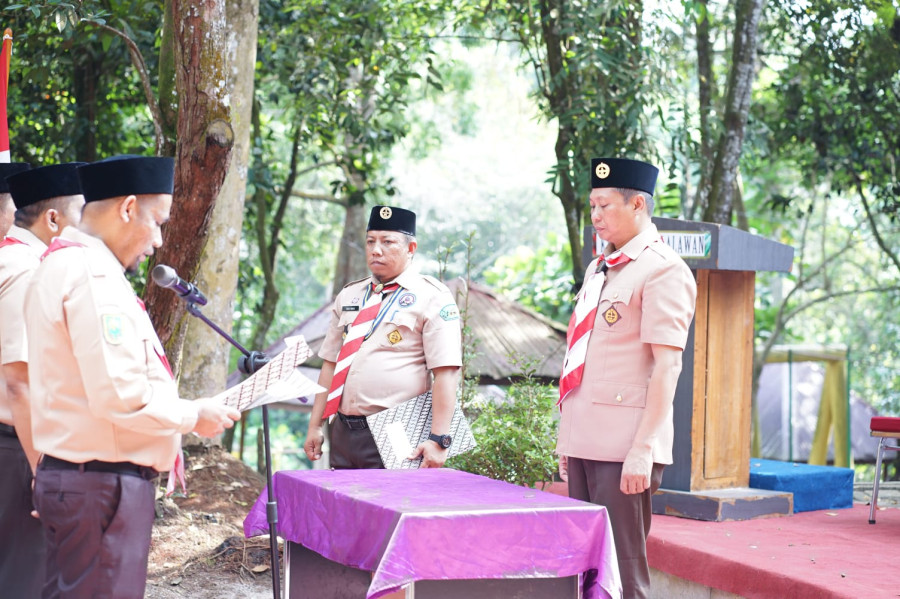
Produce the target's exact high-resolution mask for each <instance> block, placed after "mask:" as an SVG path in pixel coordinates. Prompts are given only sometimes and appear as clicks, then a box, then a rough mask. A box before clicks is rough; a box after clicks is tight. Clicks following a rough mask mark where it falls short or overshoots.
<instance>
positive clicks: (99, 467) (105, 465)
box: [41, 455, 159, 480]
mask: <svg viewBox="0 0 900 599" xmlns="http://www.w3.org/2000/svg"><path fill="white" fill-rule="evenodd" d="M41 468H44V469H46V470H78V471H79V472H109V473H111V474H124V475H127V476H137V477H140V478H143V479H144V480H153V479H154V478H156V477H157V476H159V472H157V471H156V469H155V468H150V467H149V466H138V465H137V464H132V463H131V462H101V461H100V460H91V461H90V462H85V463H83V464H79V463H76V462H67V461H66V460H61V459H59V458H54V457H53V456H52V455H45V456H44V459H43V460H41Z"/></svg>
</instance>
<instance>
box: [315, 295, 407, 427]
mask: <svg viewBox="0 0 900 599" xmlns="http://www.w3.org/2000/svg"><path fill="white" fill-rule="evenodd" d="M399 287H400V285H398V284H397V283H391V284H388V285H381V284H377V285H376V284H375V283H372V285H370V286H369V288H368V289H367V290H366V298H365V300H364V301H363V306H362V308H361V309H360V311H359V314H357V315H356V318H355V319H354V320H353V324H351V325H350V328H349V329H348V330H347V333H346V334H345V335H344V344H343V345H342V346H341V351H340V352H339V353H338V359H337V363H335V365H334V376H333V377H332V379H331V387H330V388H329V390H328V401H327V403H326V404H325V413H324V414H323V415H322V417H323V418H329V417H331V416H333V415H334V414H336V413H337V411H338V408H339V407H340V405H341V397H343V395H344V383H345V382H346V381H347V375H348V374H349V373H350V365H351V364H352V363H353V358H354V357H355V356H356V354H357V352H358V351H359V348H360V347H361V346H362V344H363V341H365V340H366V339H368V338H369V335H371V334H372V332H373V331H374V330H375V328H376V327H377V326H378V324H379V323H380V322H381V319H383V318H384V315H385V314H387V313H388V312H389V311H390V305H392V304H393V303H394V301H395V300H396V299H397V296H398V295H400V294H399V293H396V290H397V289H398V288H399ZM392 291H393V292H395V293H394V294H393V296H392V297H391V299H390V300H389V303H388V306H387V309H385V310H382V309H381V308H382V300H383V299H384V296H385V294H387V293H390V292H392Z"/></svg>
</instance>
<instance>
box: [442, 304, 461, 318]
mask: <svg viewBox="0 0 900 599" xmlns="http://www.w3.org/2000/svg"><path fill="white" fill-rule="evenodd" d="M440 314H441V318H443V319H444V320H459V308H458V307H457V306H456V304H447V305H446V306H444V307H443V308H441V312H440Z"/></svg>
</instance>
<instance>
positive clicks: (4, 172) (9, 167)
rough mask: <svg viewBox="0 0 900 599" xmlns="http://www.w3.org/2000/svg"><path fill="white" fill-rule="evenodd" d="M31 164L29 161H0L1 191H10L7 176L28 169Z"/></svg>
mask: <svg viewBox="0 0 900 599" xmlns="http://www.w3.org/2000/svg"><path fill="white" fill-rule="evenodd" d="M30 168H31V165H30V164H28V163H27V162H0V193H9V185H7V184H6V178H7V177H10V176H12V175H15V174H16V173H21V172H22V171H27V170H28V169H30Z"/></svg>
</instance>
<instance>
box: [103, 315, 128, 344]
mask: <svg viewBox="0 0 900 599" xmlns="http://www.w3.org/2000/svg"><path fill="white" fill-rule="evenodd" d="M102 322H103V338H104V339H106V342H107V343H109V344H110V345H121V344H122V339H123V337H124V336H125V334H124V332H123V330H122V315H121V314H104V315H103V317H102Z"/></svg>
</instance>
